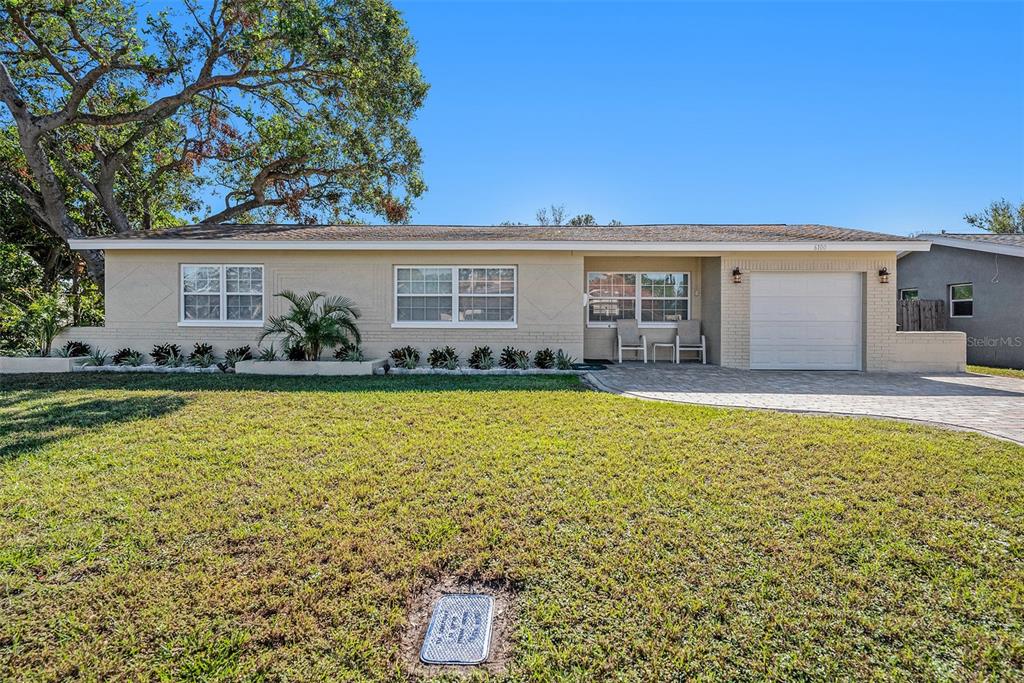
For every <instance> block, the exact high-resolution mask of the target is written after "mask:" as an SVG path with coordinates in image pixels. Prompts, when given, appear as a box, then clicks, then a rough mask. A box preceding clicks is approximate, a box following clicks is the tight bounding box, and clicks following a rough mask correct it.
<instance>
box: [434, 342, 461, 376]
mask: <svg viewBox="0 0 1024 683" xmlns="http://www.w3.org/2000/svg"><path fill="white" fill-rule="evenodd" d="M427 363H429V364H430V367H432V368H445V369H448V370H454V369H455V368H457V367H459V354H458V353H457V352H456V351H455V349H454V348H452V347H451V346H446V347H444V348H443V349H431V350H430V353H429V354H428V355H427Z"/></svg>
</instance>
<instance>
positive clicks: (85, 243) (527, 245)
mask: <svg viewBox="0 0 1024 683" xmlns="http://www.w3.org/2000/svg"><path fill="white" fill-rule="evenodd" d="M68 244H69V246H70V247H71V248H72V249H77V250H82V251H95V250H99V249H111V250H116V249H130V250H168V249H185V250H205V251H210V250H238V251H263V250H291V251H397V250H407V251H471V250H479V251H814V252H835V251H897V252H899V251H928V249H929V248H930V246H931V244H930V243H929V242H926V241H922V240H893V241H872V240H857V241H854V240H849V241H838V240H836V241H829V240H822V241H817V242H812V241H805V240H801V241H787V242H660V241H659V242H609V241H558V242H556V241H541V240H533V241H512V240H508V241H504V240H503V241H497V240H429V241H428V240H409V241H399V240H381V241H347V240H333V241H332V240H219V239H206V240H204V239H139V240H129V239H103V238H89V239H77V240H76V239H73V240H69V241H68Z"/></svg>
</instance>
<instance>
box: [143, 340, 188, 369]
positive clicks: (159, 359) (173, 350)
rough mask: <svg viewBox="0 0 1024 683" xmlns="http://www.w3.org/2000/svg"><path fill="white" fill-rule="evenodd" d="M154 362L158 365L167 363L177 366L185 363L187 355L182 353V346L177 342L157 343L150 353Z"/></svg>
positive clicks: (167, 364) (173, 366)
mask: <svg viewBox="0 0 1024 683" xmlns="http://www.w3.org/2000/svg"><path fill="white" fill-rule="evenodd" d="M150 355H151V356H152V357H153V362H154V363H156V364H157V365H166V366H168V367H172V368H176V367H179V366H181V365H184V363H185V357H184V356H183V355H182V353H181V347H180V346H178V345H177V344H157V345H156V346H154V347H153V352H152V353H151V354H150Z"/></svg>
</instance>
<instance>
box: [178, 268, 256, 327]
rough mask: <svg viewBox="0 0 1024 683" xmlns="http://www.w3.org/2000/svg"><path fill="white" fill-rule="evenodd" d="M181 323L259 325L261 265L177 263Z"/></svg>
mask: <svg viewBox="0 0 1024 683" xmlns="http://www.w3.org/2000/svg"><path fill="white" fill-rule="evenodd" d="M180 324H182V325H225V326H231V325H239V326H256V325H262V324H263V266H259V265H235V264H230V265H224V264H185V265H182V266H181V321H180Z"/></svg>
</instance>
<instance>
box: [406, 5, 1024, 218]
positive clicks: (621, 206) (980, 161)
mask: <svg viewBox="0 0 1024 683" xmlns="http://www.w3.org/2000/svg"><path fill="white" fill-rule="evenodd" d="M397 5H398V7H399V8H400V9H401V10H402V12H403V13H404V15H405V17H406V20H407V21H408V23H409V26H410V28H411V30H412V34H413V36H414V37H415V39H416V41H417V43H418V45H419V62H420V65H421V67H422V69H423V72H424V75H425V77H426V80H427V81H428V82H429V83H430V84H431V90H430V94H429V96H428V98H427V103H426V106H425V107H424V109H423V110H422V112H421V114H420V116H419V117H418V119H417V121H416V122H415V124H414V131H415V132H416V134H417V137H418V139H419V140H420V143H421V145H422V146H423V150H424V160H425V163H424V169H423V170H424V175H425V179H426V181H427V184H428V186H429V190H428V192H427V193H426V195H425V196H424V197H423V198H422V199H421V200H420V201H419V202H418V204H417V207H416V211H415V214H414V216H413V221H414V222H417V223H433V222H438V223H483V224H490V223H497V222H500V221H502V220H517V221H524V222H532V220H533V214H534V211H535V210H536V209H537V208H538V207H541V206H544V205H547V204H550V203H558V204H564V205H565V206H566V209H567V211H568V212H570V213H578V212H590V213H593V214H594V215H595V216H596V217H597V218H598V220H599V221H602V222H607V221H608V220H609V219H611V218H617V219H619V220H621V221H623V222H626V223H653V222H708V223H728V222H740V223H756V222H779V223H802V222H813V223H828V224H833V225H842V226H849V227H862V228H867V229H875V230H882V231H886V232H893V233H910V232H914V231H922V230H931V229H938V228H953V229H965V226H964V224H963V222H962V219H961V217H962V215H963V214H964V213H965V212H968V211H976V210H980V209H982V208H984V207H985V206H986V205H987V204H988V203H989V202H990V201H991V200H993V199H998V198H1000V197H1006V198H1007V199H1010V200H1013V201H1021V200H1024V4H1022V3H1010V2H1006V3H994V4H983V3H977V2H971V3H962V4H961V3H947V2H943V3H935V4H932V3H918V2H912V3H911V2H908V3H884V4H882V3H879V4H871V3H851V4H845V3H824V2H823V3H810V2H805V3H794V4H774V3H756V4H740V3H717V4H697V3H682V2H680V3H667V2H665V3H652V4H641V3H605V2H602V3H582V2H573V3H544V2H532V3H490V2H486V3H485V2H477V3H473V2H457V3H456V2H453V3H436V2H398V3H397Z"/></svg>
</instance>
